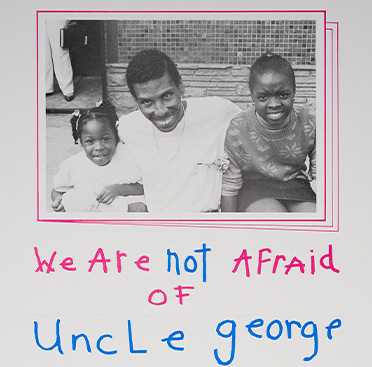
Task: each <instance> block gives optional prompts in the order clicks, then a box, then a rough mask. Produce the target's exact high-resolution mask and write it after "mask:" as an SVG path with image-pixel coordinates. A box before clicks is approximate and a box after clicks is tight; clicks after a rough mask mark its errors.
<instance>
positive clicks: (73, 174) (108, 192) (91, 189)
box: [51, 102, 147, 212]
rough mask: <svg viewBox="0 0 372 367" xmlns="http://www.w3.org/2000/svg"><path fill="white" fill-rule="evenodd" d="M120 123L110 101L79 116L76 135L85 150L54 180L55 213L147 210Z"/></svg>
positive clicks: (53, 204) (70, 160)
mask: <svg viewBox="0 0 372 367" xmlns="http://www.w3.org/2000/svg"><path fill="white" fill-rule="evenodd" d="M117 120H118V118H117V115H116V112H115V108H114V106H112V105H111V104H110V103H109V102H104V103H102V104H101V105H99V106H98V107H96V108H93V109H91V110H89V111H88V112H87V113H86V114H83V115H81V116H80V118H79V120H78V122H77V126H76V131H75V134H76V135H77V136H78V138H79V140H80V144H81V146H82V148H83V149H84V150H83V151H82V152H80V153H78V154H76V155H74V156H72V157H70V158H68V159H66V160H65V161H63V162H62V164H61V166H60V170H59V172H58V173H57V174H56V175H55V177H54V188H53V190H52V193H51V197H52V208H53V209H54V211H56V212H62V211H66V212H127V211H129V212H131V211H136V212H139V211H147V208H146V205H145V202H144V196H143V187H142V184H141V172H140V170H139V168H138V167H137V165H136V164H135V162H134V160H133V158H132V156H131V155H130V153H129V151H128V150H127V149H126V147H125V145H124V144H123V143H122V142H120V139H119V135H118V131H117V127H116V124H117Z"/></svg>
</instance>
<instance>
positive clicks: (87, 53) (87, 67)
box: [46, 20, 105, 113]
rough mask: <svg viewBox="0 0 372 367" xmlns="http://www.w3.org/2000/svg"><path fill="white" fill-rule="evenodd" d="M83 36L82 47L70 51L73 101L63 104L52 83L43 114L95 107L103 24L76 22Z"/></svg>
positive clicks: (99, 94)
mask: <svg viewBox="0 0 372 367" xmlns="http://www.w3.org/2000/svg"><path fill="white" fill-rule="evenodd" d="M76 22H77V23H78V25H79V26H80V28H81V29H82V31H83V32H84V34H85V35H86V40H87V42H86V45H84V46H80V47H74V48H70V50H69V51H70V58H71V65H72V70H73V75H74V88H75V98H74V99H73V100H72V101H71V102H67V101H65V99H64V97H63V94H62V92H61V91H60V90H59V87H58V84H57V82H56V81H55V84H56V85H55V93H54V94H52V95H50V96H47V97H46V112H47V113H71V112H73V111H74V110H76V109H79V110H85V109H89V108H92V107H94V106H95V104H96V102H98V101H100V100H101V99H102V98H103V96H104V88H105V82H104V80H105V64H104V57H103V55H104V31H103V21H100V20H77V21H76Z"/></svg>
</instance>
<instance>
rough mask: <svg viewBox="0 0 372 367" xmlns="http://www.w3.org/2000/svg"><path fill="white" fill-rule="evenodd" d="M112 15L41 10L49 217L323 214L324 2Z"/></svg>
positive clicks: (42, 191)
mask: <svg viewBox="0 0 372 367" xmlns="http://www.w3.org/2000/svg"><path fill="white" fill-rule="evenodd" d="M67 15H69V16H70V18H72V19H65V18H66V16H67ZM101 16H102V15H100V14H99V12H98V13H97V14H95V17H94V19H92V18H93V17H92V15H91V14H88V15H87V14H84V12H80V13H78V14H75V13H67V14H63V13H59V14H58V12H57V13H48V12H45V13H44V12H40V13H39V21H38V22H39V31H40V33H39V96H40V101H39V107H40V108H39V111H40V114H39V147H43V145H44V144H45V167H46V168H44V167H43V162H44V160H43V159H40V167H39V175H40V187H39V201H40V206H39V207H40V216H41V217H48V218H54V219H66V218H67V219H68V218H80V219H82V218H91V217H92V218H94V219H97V218H102V219H105V218H115V219H125V218H133V216H139V217H141V218H146V217H147V218H148V217H156V218H158V217H159V215H160V217H161V218H172V217H174V218H194V217H197V218H202V219H205V218H208V217H210V216H212V217H216V215H217V216H218V217H222V218H225V217H227V218H235V217H238V218H247V219H257V218H259V219H262V218H264V219H276V218H284V219H292V218H297V219H304V220H306V219H309V218H310V219H314V218H320V217H322V216H323V214H324V208H325V202H324V201H325V196H326V195H325V190H326V185H325V183H324V182H325V176H326V175H325V174H324V168H323V167H324V165H325V162H324V161H325V148H324V145H325V144H324V142H325V139H326V136H325V134H324V124H325V117H324V101H325V88H324V79H325V78H324V64H325V58H324V52H323V48H324V46H323V45H324V19H322V14H321V13H317V12H308V13H306V12H304V13H297V12H287V13H286V12H278V13H275V12H271V13H265V12H261V13H260V12H238V13H236V14H228V13H224V12H221V13H217V14H215V13H203V14H197V13H195V14H193V13H192V12H189V13H186V14H183V13H177V12H174V13H170V14H169V13H164V14H161V13H160V14H151V13H150V14H149V13H139V14H135V15H132V14H130V15H128V14H125V12H122V13H120V12H117V13H115V18H114V19H110V17H108V16H107V15H106V19H104V18H102V19H101V18H100V17H101ZM97 17H99V19H97ZM43 33H44V34H45V47H44V49H43V47H42V46H43V44H42V43H41V40H42V38H43ZM44 57H45V63H44V62H43V59H44ZM44 71H45V84H44V80H43V78H42V76H43V73H44ZM44 87H45V93H43V90H44ZM44 95H45V97H44ZM42 99H45V105H44V104H43V102H44V101H42ZM43 111H45V112H44V114H45V123H44V120H43V118H42V117H43ZM44 129H45V130H44ZM44 136H45V141H44V138H43V137H44ZM317 153H318V154H317ZM316 155H318V157H316ZM44 173H45V176H44ZM44 182H45V185H44ZM98 213H100V214H98ZM127 213H136V214H127ZM144 213H148V214H144ZM283 213H284V214H283ZM163 215H164V217H163Z"/></svg>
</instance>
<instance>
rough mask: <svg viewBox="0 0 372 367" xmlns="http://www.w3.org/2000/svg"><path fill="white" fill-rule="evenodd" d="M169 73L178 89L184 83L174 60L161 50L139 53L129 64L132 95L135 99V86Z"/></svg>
mask: <svg viewBox="0 0 372 367" xmlns="http://www.w3.org/2000/svg"><path fill="white" fill-rule="evenodd" d="M166 72H168V74H169V76H170V77H171V79H172V80H173V81H174V83H175V84H176V86H177V87H179V86H180V85H181V83H182V79H181V75H180V73H179V72H178V70H177V67H176V65H175V63H174V62H173V60H172V59H171V58H170V57H169V56H167V55H166V54H165V53H163V52H161V51H159V50H143V51H140V52H138V53H137V54H136V55H135V56H134V57H133V59H132V60H131V61H130V62H129V65H128V68H127V73H126V78H127V85H128V88H129V91H130V93H131V94H132V96H133V97H134V98H136V94H135V92H134V84H143V83H146V82H149V81H150V80H154V79H159V78H161V77H162V76H163V75H164V74H165V73H166Z"/></svg>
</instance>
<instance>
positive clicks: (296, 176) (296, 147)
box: [221, 53, 316, 212]
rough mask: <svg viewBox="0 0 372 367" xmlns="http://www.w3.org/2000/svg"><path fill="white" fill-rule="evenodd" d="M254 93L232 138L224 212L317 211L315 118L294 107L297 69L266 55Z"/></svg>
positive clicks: (254, 78)
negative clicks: (315, 189)
mask: <svg viewBox="0 0 372 367" xmlns="http://www.w3.org/2000/svg"><path fill="white" fill-rule="evenodd" d="M249 88H250V90H251V95H252V104H253V108H249V109H248V110H246V111H244V112H242V113H241V114H239V115H238V116H237V117H235V118H234V119H233V120H232V121H231V123H230V126H229V128H228V130H227V133H226V140H225V149H226V152H227V154H228V156H229V159H230V165H229V168H228V170H227V171H226V172H225V173H224V175H223V184H222V202H221V205H222V211H225V212H235V211H240V212H315V211H316V194H315V192H314V191H313V190H312V188H311V186H310V181H312V180H313V179H316V142H315V115H313V114H312V113H311V112H310V111H308V110H307V109H305V108H298V107H294V106H293V101H294V95H295V91H296V82H295V75H294V72H293V69H292V66H291V65H290V64H289V62H288V61H287V60H285V59H284V58H282V57H281V56H279V55H275V54H272V53H268V54H264V55H263V56H261V57H260V58H258V59H257V60H256V61H255V62H254V63H253V65H252V67H251V72H250V76H249ZM307 157H308V158H309V169H307V167H306V164H305V162H306V159H307Z"/></svg>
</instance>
